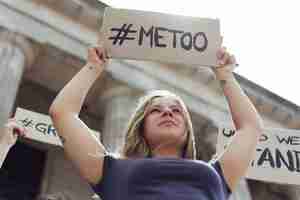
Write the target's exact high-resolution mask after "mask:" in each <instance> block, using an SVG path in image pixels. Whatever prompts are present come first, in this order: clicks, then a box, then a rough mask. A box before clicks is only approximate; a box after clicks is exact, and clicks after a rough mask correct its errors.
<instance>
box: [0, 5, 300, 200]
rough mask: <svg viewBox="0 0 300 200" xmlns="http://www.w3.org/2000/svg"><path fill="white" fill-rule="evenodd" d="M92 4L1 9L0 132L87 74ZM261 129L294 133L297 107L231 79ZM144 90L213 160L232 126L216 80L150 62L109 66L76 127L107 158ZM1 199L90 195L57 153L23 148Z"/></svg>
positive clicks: (248, 192)
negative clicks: (88, 131)
mask: <svg viewBox="0 0 300 200" xmlns="http://www.w3.org/2000/svg"><path fill="white" fill-rule="evenodd" d="M106 6H107V5H105V4H104V3H101V2H100V1H97V0H43V1H42V0H15V1H11V0H0V97H1V104H0V125H1V126H2V125H3V124H4V123H5V121H6V120H7V119H8V118H9V117H10V116H11V115H12V113H14V110H15V108H16V107H21V108H25V109H28V110H31V111H34V112H38V113H43V114H48V109H49V106H50V104H51V102H52V101H53V99H54V98H55V96H56V95H57V93H58V92H59V90H60V89H61V88H62V87H63V86H64V85H65V84H66V83H67V82H68V81H69V80H70V79H71V78H72V77H73V76H74V75H75V73H76V72H78V70H80V68H81V67H82V66H83V65H84V63H85V58H86V50H87V48H88V47H89V45H90V44H95V43H96V42H97V35H98V31H99V29H100V26H101V17H102V14H103V10H104V8H105V7H106ZM236 78H237V79H238V81H239V82H240V84H241V86H242V87H243V89H244V91H245V92H246V94H247V95H248V96H249V97H250V99H251V100H252V102H253V103H254V104H255V106H256V108H257V110H258V111H259V113H260V114H261V116H262V117H263V119H264V123H265V125H266V126H267V127H277V128H289V129H298V128H299V127H300V110H299V107H298V106H296V105H294V104H293V103H291V102H288V101H286V100H285V99H283V98H281V97H279V96H277V95H275V94H273V93H272V92H271V91H268V90H266V89H264V88H262V87H260V86H258V85H256V84H255V83H253V82H251V81H249V80H247V79H246V78H244V77H241V76H239V75H236ZM150 89H168V90H170V91H173V92H175V93H177V94H178V95H179V96H181V97H182V98H183V99H184V101H185V102H186V103H187V105H189V110H190V111H191V114H192V120H193V124H194V129H195V133H196V142H197V152H198V154H199V158H201V159H204V160H209V159H210V158H211V156H212V155H213V154H214V153H215V146H216V142H217V141H216V140H217V132H218V127H219V126H220V125H224V124H225V125H228V124H229V125H230V124H231V123H232V122H231V117H230V114H229V112H228V106H227V104H226V101H225V99H224V96H223V95H222V92H221V89H220V87H219V84H218V82H217V81H216V80H215V78H214V76H213V73H212V72H211V71H209V70H208V69H207V68H199V69H195V68H190V67H187V66H178V65H172V64H161V63H154V62H142V61H132V60H131V61H130V60H111V62H110V63H109V65H108V66H107V68H106V71H105V72H104V74H103V75H102V76H101V78H99V80H97V81H96V83H95V84H94V86H93V88H92V89H91V90H90V92H89V94H88V97H87V99H86V101H85V104H84V107H83V109H82V111H81V114H80V117H81V119H82V120H83V121H84V122H85V123H86V124H87V125H88V126H89V127H90V128H92V129H94V130H97V131H99V133H101V134H100V136H99V137H100V138H101V141H102V142H103V144H104V145H105V146H106V147H107V148H108V149H109V150H111V151H116V150H119V149H120V148H121V147H122V144H123V140H122V139H123V136H124V135H123V131H122V130H124V127H125V126H126V121H127V120H128V117H129V115H130V113H131V112H132V108H134V106H135V104H136V100H137V98H138V97H139V96H141V95H142V94H143V92H145V91H147V90H150ZM0 184H1V186H0V198H2V196H1V195H5V194H7V193H14V191H15V194H14V196H15V198H21V199H36V198H48V199H49V198H55V199H72V200H77V199H78V200H79V199H80V200H82V199H92V198H98V197H95V196H93V192H92V190H91V188H90V186H89V185H88V184H87V183H86V182H85V181H84V180H82V179H81V178H80V177H79V175H78V173H77V171H76V170H75V169H74V167H73V166H72V164H71V163H70V162H69V161H68V159H67V158H65V157H64V153H63V150H62V148H59V147H54V146H49V145H45V144H42V143H39V142H36V141H31V140H27V139H23V140H21V141H19V142H18V143H17V144H16V145H15V146H14V148H13V149H12V150H11V151H10V153H9V154H8V157H7V159H6V161H5V163H4V166H3V168H2V169H1V173H0ZM297 194H299V189H298V188H297V187H296V186H289V185H279V184H274V183H265V182H262V181H251V180H242V181H241V184H240V187H239V188H238V190H237V191H236V192H235V193H234V194H233V195H232V199H234V200H265V199H272V200H277V199H278V200H279V199H280V200H289V199H291V200H294V199H298V198H297Z"/></svg>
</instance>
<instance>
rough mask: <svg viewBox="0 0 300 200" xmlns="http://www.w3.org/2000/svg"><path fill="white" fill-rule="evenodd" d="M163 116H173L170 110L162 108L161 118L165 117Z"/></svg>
mask: <svg viewBox="0 0 300 200" xmlns="http://www.w3.org/2000/svg"><path fill="white" fill-rule="evenodd" d="M165 115H167V116H173V111H172V109H170V108H164V109H163V116H165Z"/></svg>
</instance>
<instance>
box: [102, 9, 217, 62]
mask: <svg viewBox="0 0 300 200" xmlns="http://www.w3.org/2000/svg"><path fill="white" fill-rule="evenodd" d="M199 12H200V11H199ZM100 38H101V40H102V42H103V44H104V46H105V48H106V49H107V52H108V54H109V55H110V56H111V57H112V58H124V59H134V60H152V61H160V62H168V63H182V64H186V65H201V66H216V65H217V58H216V51H217V49H218V48H219V47H220V45H221V37H220V25H219V20H217V19H207V18H195V17H186V16H177V15H168V14H163V13H156V12H145V11H137V10H126V9H114V8H110V7H106V9H105V12H104V17H103V24H102V27H101V30H100Z"/></svg>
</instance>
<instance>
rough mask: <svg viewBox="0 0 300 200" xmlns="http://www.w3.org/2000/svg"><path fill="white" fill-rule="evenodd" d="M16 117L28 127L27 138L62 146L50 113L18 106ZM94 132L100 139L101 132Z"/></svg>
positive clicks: (18, 121)
mask: <svg viewBox="0 0 300 200" xmlns="http://www.w3.org/2000/svg"><path fill="white" fill-rule="evenodd" d="M15 118H16V120H17V123H19V124H21V125H23V126H24V127H26V128H27V129H28V132H27V134H26V138H28V139H32V140H35V141H38V142H43V143H47V144H51V145H56V146H62V142H61V140H60V138H59V136H58V134H57V131H56V130H55V128H54V127H53V125H52V120H51V118H50V117H49V116H48V115H44V114H40V113H36V112H32V111H29V110H25V109H23V108H17V110H16V114H15ZM92 133H93V134H94V136H96V137H97V138H98V139H99V136H100V135H99V132H96V131H92ZM87 134H88V133H87Z"/></svg>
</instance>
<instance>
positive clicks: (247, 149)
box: [215, 48, 263, 189]
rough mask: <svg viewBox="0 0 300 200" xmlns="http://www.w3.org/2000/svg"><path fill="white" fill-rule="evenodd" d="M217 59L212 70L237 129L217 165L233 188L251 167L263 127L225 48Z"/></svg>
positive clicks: (233, 62) (232, 59) (233, 61)
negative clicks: (215, 66)
mask: <svg viewBox="0 0 300 200" xmlns="http://www.w3.org/2000/svg"><path fill="white" fill-rule="evenodd" d="M217 57H218V60H219V64H220V67H218V68H216V69H215V74H216V77H217V79H218V80H219V81H220V84H221V87H222V89H223V92H224V95H225V97H226V99H227V102H228V104H229V108H230V112H231V115H232V119H233V122H234V125H235V128H236V136H235V138H234V139H233V141H232V143H231V144H230V145H229V147H228V149H227V151H226V152H225V153H224V154H223V155H222V156H221V158H220V164H221V167H222V170H223V173H224V176H225V179H226V180H227V183H228V184H229V187H230V188H231V189H234V188H235V187H236V186H237V184H238V182H239V180H240V179H241V177H243V176H244V175H245V173H246V171H247V169H248V167H249V165H250V162H251V160H252V158H253V156H254V153H255V149H256V145H257V142H258V139H259V136H260V134H261V133H262V127H263V125H262V120H261V118H260V116H259V114H258V113H257V111H256V109H255V107H254V106H253V104H252V103H251V101H250V100H249V98H248V97H247V95H246V94H245V93H244V92H243V90H242V89H241V88H240V86H239V84H238V82H237V81H236V79H235V77H234V75H233V66H234V65H235V59H234V57H233V56H231V55H230V54H229V53H228V52H226V49H225V48H222V49H220V50H219V51H218V53H217Z"/></svg>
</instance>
